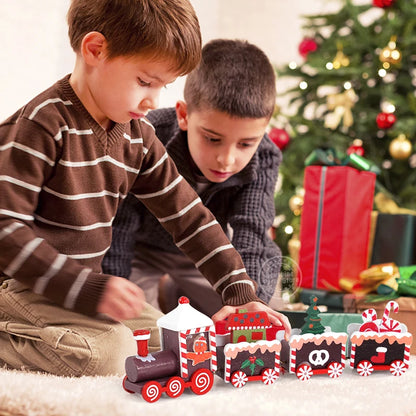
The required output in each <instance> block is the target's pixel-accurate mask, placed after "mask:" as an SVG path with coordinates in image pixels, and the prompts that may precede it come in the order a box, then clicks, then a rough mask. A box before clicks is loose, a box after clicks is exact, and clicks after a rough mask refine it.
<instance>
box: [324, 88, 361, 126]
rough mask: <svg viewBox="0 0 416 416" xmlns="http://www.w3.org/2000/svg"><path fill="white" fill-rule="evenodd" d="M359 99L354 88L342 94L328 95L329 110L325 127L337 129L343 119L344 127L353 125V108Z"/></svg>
mask: <svg viewBox="0 0 416 416" xmlns="http://www.w3.org/2000/svg"><path fill="white" fill-rule="evenodd" d="M357 99H358V97H357V95H356V94H355V92H354V90H353V89H352V88H350V89H348V90H346V91H344V92H342V93H340V94H331V95H328V97H327V107H328V110H329V112H328V113H327V114H326V116H325V123H324V125H325V127H326V128H329V129H332V130H335V129H336V128H337V127H338V126H339V125H340V123H341V121H342V122H343V126H344V127H351V126H352V124H353V122H354V119H353V115H352V111H351V109H352V108H353V107H354V104H355V103H356V101H357Z"/></svg>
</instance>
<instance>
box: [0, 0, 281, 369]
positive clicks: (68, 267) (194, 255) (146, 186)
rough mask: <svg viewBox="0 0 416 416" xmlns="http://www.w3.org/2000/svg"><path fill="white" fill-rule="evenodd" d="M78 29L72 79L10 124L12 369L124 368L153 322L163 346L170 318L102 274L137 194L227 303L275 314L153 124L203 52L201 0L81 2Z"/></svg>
mask: <svg viewBox="0 0 416 416" xmlns="http://www.w3.org/2000/svg"><path fill="white" fill-rule="evenodd" d="M68 24H69V37H70V41H71V46H72V47H73V49H74V51H75V53H76V61H75V67H74V70H73V72H72V74H70V75H68V76H66V77H65V78H63V79H61V80H60V81H58V82H57V83H56V84H54V85H53V86H52V87H50V88H49V89H48V90H46V91H44V92H43V93H41V94H40V95H39V96H37V97H36V98H34V99H33V100H32V101H30V102H29V103H28V104H27V105H25V106H24V107H23V108H22V109H20V110H19V111H18V112H16V113H15V114H14V115H12V116H11V117H10V118H8V119H7V120H5V121H4V122H3V123H2V124H1V125H0V272H1V273H0V274H1V275H2V281H3V282H2V285H1V289H0V363H3V364H6V365H7V366H8V367H12V368H22V367H24V368H26V369H29V370H37V371H46V372H50V373H54V374H58V375H71V376H81V375H104V374H122V373H123V372H124V360H125V358H126V357H127V356H129V355H133V354H134V353H135V349H136V348H135V342H134V339H133V337H132V333H131V329H137V328H138V327H151V328H153V329H154V330H153V331H152V332H153V337H152V339H151V347H153V349H156V348H158V347H159V345H158V331H156V330H155V321H156V319H157V318H158V317H159V316H160V315H159V313H158V312H157V311H156V310H155V309H153V308H151V307H150V306H149V305H147V304H146V303H145V301H144V296H143V292H142V291H141V289H139V288H138V287H137V286H136V285H135V284H133V283H132V282H130V281H128V280H126V279H124V278H121V277H117V276H112V275H108V274H103V273H102V271H101V261H102V258H103V256H104V254H105V253H106V251H107V250H108V248H109V247H110V243H111V225H112V222H113V219H114V216H115V214H116V211H117V207H118V205H119V202H120V201H121V200H122V199H123V198H124V197H125V196H126V195H127V193H128V192H131V193H133V194H134V195H135V196H136V197H137V198H138V199H139V200H140V201H142V202H143V203H144V204H145V205H146V207H147V208H148V209H149V210H150V211H151V212H152V213H153V214H154V215H155V216H156V217H157V218H158V220H159V221H160V223H161V224H162V225H163V226H164V227H165V228H166V230H167V231H168V232H169V233H170V234H171V235H172V236H173V239H174V241H175V243H176V244H177V245H178V246H180V247H181V249H182V250H183V251H184V253H185V254H186V255H188V256H189V258H190V259H191V260H192V261H193V262H194V263H197V264H198V265H199V270H200V271H201V272H202V273H203V274H204V275H205V276H206V278H207V279H208V280H209V281H210V282H213V283H214V282H218V281H220V282H221V284H220V290H224V289H225V288H227V290H226V293H225V295H224V299H225V304H226V305H241V304H247V308H248V309H249V310H256V309H258V310H267V311H270V313H271V312H272V311H271V310H269V308H268V307H267V306H266V305H264V304H263V303H261V302H259V299H258V298H257V297H256V295H255V291H254V283H253V281H252V280H251V279H250V278H249V277H248V275H247V274H246V271H245V268H244V265H243V263H242V260H241V258H240V256H239V255H238V253H237V252H236V251H235V249H234V248H233V246H232V245H231V244H230V242H229V240H228V239H227V238H226V236H225V234H224V233H223V232H222V229H221V227H220V226H219V225H218V223H217V222H216V221H215V219H214V217H213V215H212V214H211V213H210V211H208V210H207V209H206V208H205V207H204V206H203V204H202V202H201V200H200V199H199V197H198V196H197V194H195V192H194V191H193V190H192V188H191V187H190V186H189V185H188V184H187V183H186V181H185V180H184V179H183V178H182V176H180V175H179V174H178V171H177V169H176V167H175V164H174V163H173V161H172V160H171V159H170V158H169V156H168V155H167V153H166V150H165V148H164V146H163V145H162V144H161V143H160V142H159V140H158V139H157V138H156V136H155V132H154V128H153V127H152V126H151V125H150V123H149V122H148V121H147V120H146V119H145V115H146V113H147V111H148V110H150V109H154V108H155V107H156V105H157V100H158V96H159V92H160V90H161V88H162V87H164V86H165V85H166V84H169V83H171V82H173V81H174V80H175V79H176V77H178V76H180V75H184V74H186V73H188V72H189V71H190V70H192V69H193V68H194V67H195V65H196V64H197V63H198V61H199V59H200V50H201V37H200V30H199V25H198V21H197V18H196V16H195V13H194V10H193V9H192V6H191V5H190V3H189V2H188V0H158V1H155V0H124V1H123V2H119V1H115V0H72V2H71V6H70V9H69V12H68ZM224 308H225V309H224V311H225V312H226V311H228V310H229V309H227V308H231V306H225V307H224ZM279 318H280V319H279ZM271 320H272V322H274V323H280V322H282V323H283V324H284V325H286V327H287V330H289V325H288V323H287V321H286V320H285V319H284V317H282V316H278V315H275V314H272V313H271Z"/></svg>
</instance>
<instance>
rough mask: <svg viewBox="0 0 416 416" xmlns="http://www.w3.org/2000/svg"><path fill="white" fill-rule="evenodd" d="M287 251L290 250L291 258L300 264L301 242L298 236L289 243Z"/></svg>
mask: <svg viewBox="0 0 416 416" xmlns="http://www.w3.org/2000/svg"><path fill="white" fill-rule="evenodd" d="M287 249H288V252H289V256H290V258H291V259H292V260H294V261H295V262H296V263H299V250H300V240H299V237H298V236H297V235H294V236H293V237H292V238H291V239H290V240H289V241H288V242H287Z"/></svg>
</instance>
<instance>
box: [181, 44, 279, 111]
mask: <svg viewBox="0 0 416 416" xmlns="http://www.w3.org/2000/svg"><path fill="white" fill-rule="evenodd" d="M184 98H185V101H186V105H187V110H188V112H189V113H190V112H192V111H194V110H203V109H213V110H218V111H221V112H225V113H227V114H228V115H230V116H235V117H243V118H263V117H267V118H270V117H271V116H272V114H273V110H274V108H275V101H276V78H275V72H274V68H273V66H272V64H271V63H270V61H269V59H268V58H267V56H266V55H265V53H264V52H263V51H262V50H260V49H259V48H258V47H257V46H255V45H252V44H250V43H248V42H247V41H244V40H230V39H216V40H212V41H210V42H208V43H207V44H206V45H205V46H204V47H203V48H202V59H201V62H200V63H199V65H198V66H197V67H196V68H195V69H194V70H193V71H192V72H191V73H190V74H189V75H188V76H187V79H186V82H185V89H184Z"/></svg>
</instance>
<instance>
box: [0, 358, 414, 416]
mask: <svg viewBox="0 0 416 416" xmlns="http://www.w3.org/2000/svg"><path fill="white" fill-rule="evenodd" d="M347 364H348V363H347ZM121 383H122V379H121V378H120V377H81V378H64V377H56V376H51V375H46V374H37V373H29V372H22V371H10V370H4V369H0V416H10V415H13V416H58V415H59V416H133V415H144V414H145V415H147V416H159V415H160V416H166V415H180V414H186V416H193V415H196V416H204V415H206V416H213V415H224V416H225V415H226V416H234V415H235V416H237V415H239V416H243V415H256V414H259V415H261V416H268V415H270V416H271V415H273V416H276V415H278V416H285V415H288V416H289V415H290V416H297V415H302V416H303V415H305V416H306V415H308V416H314V415H317V416H318V415H319V416H332V415H337V416H343V415H345V416H351V415H357V416H358V415H368V416H372V415H377V416H384V415H386V416H395V415H397V416H411V415H415V416H416V356H414V355H412V356H411V360H410V368H409V369H408V370H407V372H406V373H405V374H404V375H402V376H400V377H394V376H392V375H391V374H390V373H389V372H375V373H373V374H372V375H371V376H369V377H362V376H360V375H358V374H357V372H356V371H355V370H354V371H353V370H351V369H350V368H349V367H348V366H347V368H345V370H344V372H343V374H342V375H341V377H340V378H338V379H330V378H329V377H328V376H326V375H317V376H313V377H312V378H311V379H310V380H308V381H300V380H298V379H297V378H296V376H294V375H290V374H284V375H282V376H281V377H280V378H279V379H278V380H277V382H276V383H275V384H273V385H271V386H265V385H263V384H262V383H261V382H250V383H247V384H246V385H245V386H244V387H243V388H240V389H236V388H235V387H233V386H232V385H231V384H226V383H224V382H223V381H222V380H221V379H220V378H219V377H217V376H216V377H215V382H214V386H213V388H212V390H211V391H210V392H209V393H208V394H205V395H202V396H198V395H195V394H193V393H191V392H190V391H189V389H186V390H185V392H184V394H183V395H182V396H180V397H179V398H176V399H171V398H169V397H167V396H166V395H165V394H163V395H162V397H161V398H160V400H159V401H158V402H156V403H152V404H151V403H147V402H145V401H144V400H143V398H142V397H141V396H139V395H137V394H129V393H127V392H125V391H124V390H123V388H122V385H121Z"/></svg>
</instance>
